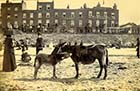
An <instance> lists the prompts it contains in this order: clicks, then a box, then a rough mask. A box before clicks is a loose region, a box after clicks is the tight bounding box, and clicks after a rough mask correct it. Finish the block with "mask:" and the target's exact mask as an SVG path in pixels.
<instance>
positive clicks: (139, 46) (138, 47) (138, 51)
mask: <svg viewBox="0 0 140 91" xmlns="http://www.w3.org/2000/svg"><path fill="white" fill-rule="evenodd" d="M136 46H137V47H136V51H137V57H138V58H140V40H139V38H137V44H136Z"/></svg>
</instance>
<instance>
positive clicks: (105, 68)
mask: <svg viewBox="0 0 140 91" xmlns="http://www.w3.org/2000/svg"><path fill="white" fill-rule="evenodd" d="M104 70H105V74H104V78H103V79H104V80H105V79H106V77H107V65H104Z"/></svg>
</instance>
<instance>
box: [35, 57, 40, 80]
mask: <svg viewBox="0 0 140 91" xmlns="http://www.w3.org/2000/svg"><path fill="white" fill-rule="evenodd" d="M40 66H41V63H39V60H36V61H35V66H34V79H36V77H37V72H38V69H39V68H40Z"/></svg>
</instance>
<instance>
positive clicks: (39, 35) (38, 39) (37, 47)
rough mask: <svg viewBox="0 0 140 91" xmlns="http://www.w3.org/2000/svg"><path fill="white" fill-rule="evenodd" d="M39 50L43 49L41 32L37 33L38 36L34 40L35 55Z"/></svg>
mask: <svg viewBox="0 0 140 91" xmlns="http://www.w3.org/2000/svg"><path fill="white" fill-rule="evenodd" d="M40 50H43V38H42V37H41V34H40V33H39V34H38V38H37V40H36V55H37V54H38V53H39V51H40Z"/></svg>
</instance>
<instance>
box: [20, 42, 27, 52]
mask: <svg viewBox="0 0 140 91" xmlns="http://www.w3.org/2000/svg"><path fill="white" fill-rule="evenodd" d="M20 42H21V51H22V53H23V52H24V51H25V50H26V49H25V43H24V40H20Z"/></svg>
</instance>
